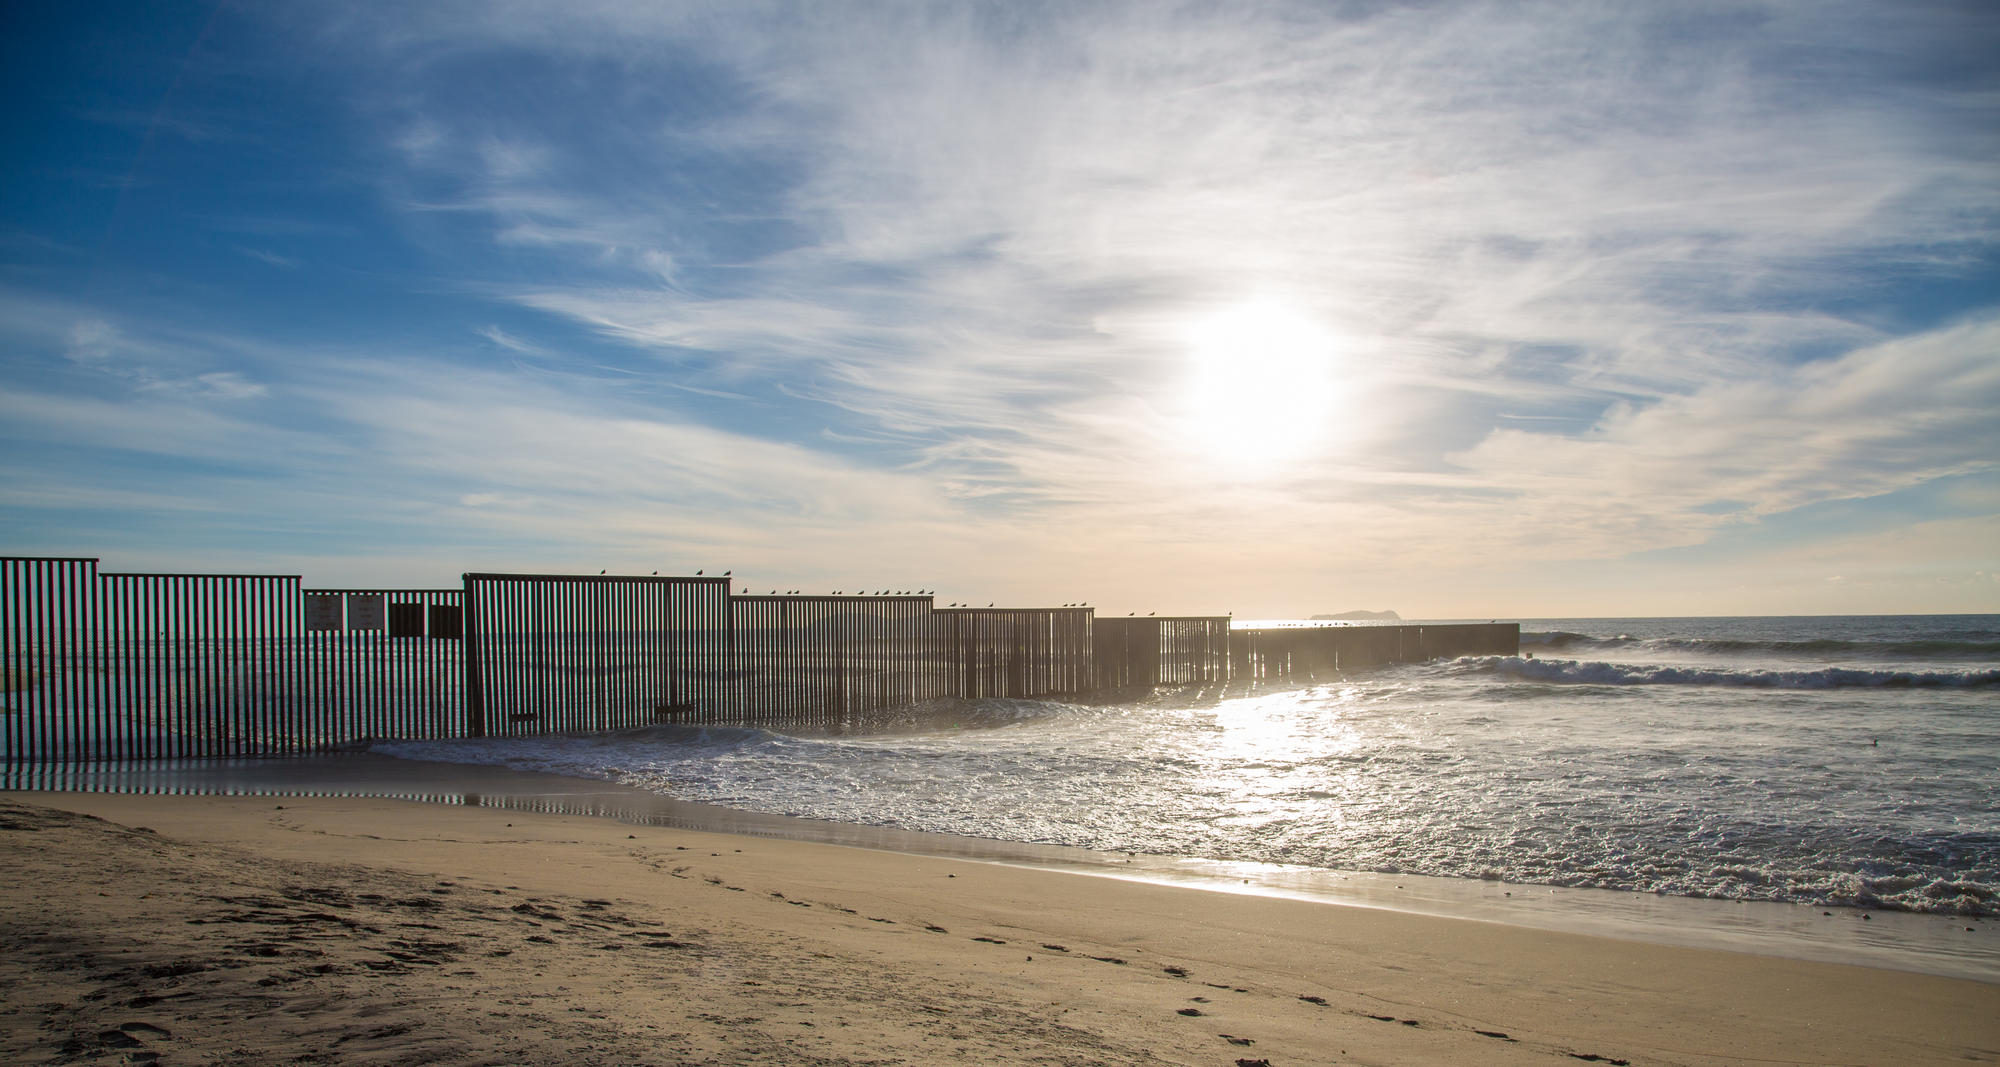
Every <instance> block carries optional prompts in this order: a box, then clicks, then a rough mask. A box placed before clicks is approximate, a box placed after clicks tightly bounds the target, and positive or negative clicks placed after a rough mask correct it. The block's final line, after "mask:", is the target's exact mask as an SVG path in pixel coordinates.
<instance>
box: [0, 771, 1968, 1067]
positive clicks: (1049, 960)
mask: <svg viewBox="0 0 2000 1067" xmlns="http://www.w3.org/2000/svg"><path fill="white" fill-rule="evenodd" d="M279 801H282V802H279ZM73 813H74V814H73ZM101 820H102V821H101ZM0 846H4V847H5V848H6V850H7V856H8V860H9V862H8V863H6V864H0V902H4V903H0V988H5V989H7V990H9V992H8V993H6V994H0V999H4V1006H5V1010H6V1012H7V1014H8V1015H9V1016H10V1017H11V1018H12V1020H13V1021H14V1023H15V1025H11V1026H9V1027H0V1043H4V1044H0V1056H4V1057H6V1058H12V1059H14V1061H16V1062H28V1061H29V1059H30V1057H33V1056H36V1055H37V1054H38V1053H39V1054H42V1055H41V1057H39V1058H47V1056H46V1054H47V1053H49V1052H50V1051H51V1050H53V1051H54V1052H55V1053H56V1056H57V1058H65V1057H66V1058H78V1057H86V1058H87V1057H89V1056H91V1055H93V1054H95V1053H98V1052H100V1051H102V1052H114V1051H116V1050H130V1049H143V1050H147V1051H153V1052H157V1053H160V1054H163V1055H164V1058H165V1060H166V1061H170V1062H171V1061H178V1060H180V1059H182V1058H192V1059H196V1060H199V1061H202V1062H207V1061H210V1060H213V1059H218V1058H220V1059H227V1058H232V1057H233V1058H235V1059H237V1060H245V1061H246V1062H247V1061H263V1060H267V1059H277V1058H281V1057H293V1056H297V1055H298V1054H299V1053H301V1052H306V1053H319V1054H320V1055H321V1056H322V1058H324V1059H332V1060H335V1061H340V1062H385V1061H389V1060H395V1061H398V1062H401V1061H406V1060H410V1061H416V1060H421V1061H423V1062H439V1063H487V1062H497V1061H503V1060H504V1061H506V1062H517V1063H526V1064H542V1063H548V1064H554V1063H592V1062H601V1063H633V1062H638V1063H771V1064H778V1063H784V1064H794V1063H798V1064H808V1063H809V1064H829V1065H834V1064H838V1065H846V1064H853V1065H856V1067H859V1065H861V1064H889V1063H904V1064H928V1063H935V1062H942V1061H945V1060H956V1061H960V1062H967V1063H988V1064H1002V1063H1074V1064H1084V1063H1130V1064H1223V1065H1226V1064H1229V1063H1232V1062H1234V1063H1239V1064H1240V1063H1244V1062H1249V1063H1252V1064H1254V1063H1257V1062H1258V1061H1260V1060H1262V1061H1265V1062H1268V1063H1270V1064H1272V1065H1274V1067H1296V1065H1300V1064H1331V1063H1352V1062H1370V1063H1382V1064H1396V1063H1440V1062H1481V1063H1496V1064H1510V1063H1518V1064H1551V1063H1572V1062H1576V1061H1577V1060H1588V1061H1591V1062H1601V1063H1612V1064H1621V1063H1630V1064H1660V1063H1678V1064H1721V1063H1732V1062H1742V1061H1745V1060H1774V1061H1785V1062H1819V1063H1867V1064H1905V1063H1921V1062H1933V1063H1950V1062H1960V1063H1962V1062H1968V1061H1971V1062H1979V1061H1988V1062H1990V1061H1992V1060H1993V1059H1994V1058H1995V1056H1996V1055H2000V1051H1996V1050H2000V1011H1995V1010H1994V1009H1995V1008H1996V1007H1997V1006H2000V989H1996V987H1995V986H1994V985H1992V984H1989V983H1982V982H1974V981H1966V980H1957V979H1949V978H1940V977H1934V976H1927V975H1918V974H1910V973H1905V972H1897V971H1887V970H1881V969H1875V968H1866V967H1855V966H1845V965H1837V964H1823V963H1813V962H1805V961H1795V960H1785V959H1777V958H1773V957H1766V956H1755V955H1746V954H1742V953H1735V952H1726V951H1717V950H1712V949H1686V948H1675V947H1670V946H1659V945H1646V944H1640V943H1636V942H1631V941H1623V940H1614V939H1608V938H1602V937H1593V936H1588V935H1581V934H1564V933H1555V932H1549V931H1538V930H1529V929H1523V928H1520V927H1513V926H1506V925H1502V924H1499V923H1491V922H1474V921H1465V920H1455V919H1442V918H1435V917H1430V916H1422V915H1413V914H1408V913H1403V912H1394V911H1388V910H1385V909H1378V908H1359V907H1335V906H1328V905H1326V904H1321V903H1307V902H1302V901H1298V900H1288V899H1282V898H1276V897H1265V896H1252V895H1242V894H1236V895H1230V896H1224V895H1221V894H1217V893H1212V892H1199V891H1194V890H1191V889H1188V888H1184V887H1172V886H1162V885H1156V884H1146V883H1139V882H1128V881H1123V880H1117V879H1109V878H1077V877H1072V876H1070V875H1068V874H1065V873H1062V872H1055V871H1047V870H1038V869H1030V868H1024V867H1016V866H1011V865H1004V864H998V863H992V862H968V861H965V860H957V859H948V858H938V857H930V856H915V855H908V854H903V853H895V852H885V851H877V850H872V849H865V848H852V847H842V846H832V845H826V844H821V843H817V842H809V841H797V840H784V839H779V838H767V837H754V836H744V835H725V834H713V833H704V832H698V831H692V830H686V829H679V828H671V827H657V826H648V825H639V824H630V823H620V822H616V821H612V820H609V819H603V818H597V817H591V816H584V815H559V814H542V813H533V812H524V811H517V810H510V809H505V808H496V807H485V806H465V805H459V806H453V805H446V804H411V803H407V802H401V801H392V800H385V799H379V798H356V797H289V798H273V797H260V796H213V795H211V796H188V795H182V796H170V795H140V794H118V793H63V794H22V793H16V794H11V795H9V796H7V797H3V798H0ZM24 1024H25V1025H24ZM246 1057H247V1060H246Z"/></svg>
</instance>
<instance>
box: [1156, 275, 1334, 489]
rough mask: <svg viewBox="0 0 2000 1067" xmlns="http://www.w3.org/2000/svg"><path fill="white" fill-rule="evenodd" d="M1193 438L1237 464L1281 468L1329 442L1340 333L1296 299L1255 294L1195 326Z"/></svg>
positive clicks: (1190, 339)
mask: <svg viewBox="0 0 2000 1067" xmlns="http://www.w3.org/2000/svg"><path fill="white" fill-rule="evenodd" d="M1185 339H1186V345H1187V375H1186V378H1185V383H1184V389H1185V392H1184V394H1183V401H1184V403H1183V408H1184V410H1185V412H1186V420H1187V423H1186V430H1187V434H1188V442H1189V443H1190V444H1191V445H1192V446H1193V447H1194V448H1196V449H1197V450H1198V451H1199V452H1200V453H1201V454H1202V455H1204V456H1206V457H1209V458H1210V459H1211V460H1213V461H1215V462H1217V463H1220V464H1223V465H1227V466H1230V467H1234V468H1239V469H1241V468H1248V469H1252V470H1256V469H1272V470H1276V469H1282V467H1283V466H1284V465H1286V464H1289V463H1290V462H1292V461H1295V460H1298V459H1301V458H1303V457H1305V456H1306V455H1308V454H1311V453H1312V452H1314V451H1315V450H1316V449H1317V448H1318V447H1320V446H1321V445H1322V444H1324V443H1325V442H1326V440H1327V439H1328V438H1329V437H1330V436H1331V434H1332V432H1333V431H1334V429H1335V428H1336V427H1335V424H1336V423H1337V421H1338V420H1339V418H1340V414H1341V413H1340V411H1339V410H1338V409H1339V407H1340V401H1341V398H1342V393H1341V390H1340V389H1339V388H1338V377H1337V373H1336V372H1337V370H1338V365H1339V362H1340V358H1341V355H1342V353H1341V348H1342V346H1341V344H1340V341H1339V338H1338V337H1337V336H1336V335H1335V334H1334V333H1333V331H1331V330H1329V329H1327V328H1326V327H1325V326H1323V325H1321V324H1320V323H1319V322H1317V321H1315V320H1314V319H1312V318H1311V317H1309V316H1307V315H1305V314H1303V313H1301V312H1299V311H1298V310H1296V309H1294V308H1292V307H1291V306H1289V305H1286V304H1284V303H1281V302H1278V301H1275V300H1253V301H1247V302H1244V303H1241V304H1236V305H1232V306H1230V307H1227V308H1224V309H1222V310H1220V311H1216V312H1214V313H1212V314H1209V315H1207V316H1204V317H1203V318H1200V319H1198V320H1196V321H1195V322H1193V323H1192V324H1190V325H1189V327H1188V328H1187V331H1186V334H1185Z"/></svg>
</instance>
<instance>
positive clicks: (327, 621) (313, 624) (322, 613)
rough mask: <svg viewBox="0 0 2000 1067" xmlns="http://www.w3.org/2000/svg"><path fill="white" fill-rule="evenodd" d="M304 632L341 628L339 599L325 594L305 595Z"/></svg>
mask: <svg viewBox="0 0 2000 1067" xmlns="http://www.w3.org/2000/svg"><path fill="white" fill-rule="evenodd" d="M305 605H306V630H307V631H308V632H311V631H316V630H338V629H340V626H341V615H340V598H339V597H337V596H328V595H326V594H313V593H307V594H306V595H305Z"/></svg>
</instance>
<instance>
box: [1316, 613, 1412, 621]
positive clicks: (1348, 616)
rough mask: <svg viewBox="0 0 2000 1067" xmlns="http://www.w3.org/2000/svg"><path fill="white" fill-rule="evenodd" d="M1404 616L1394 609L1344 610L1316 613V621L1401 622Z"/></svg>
mask: <svg viewBox="0 0 2000 1067" xmlns="http://www.w3.org/2000/svg"><path fill="white" fill-rule="evenodd" d="M1402 618H1403V617H1402V616H1401V615H1398V614H1396V613H1395V612H1393V611H1343V612H1341V613H1340V614H1338V615H1315V616H1313V617H1312V621H1314V622H1357V621H1360V620H1363V619H1373V620H1381V621H1384V622H1400V621H1402Z"/></svg>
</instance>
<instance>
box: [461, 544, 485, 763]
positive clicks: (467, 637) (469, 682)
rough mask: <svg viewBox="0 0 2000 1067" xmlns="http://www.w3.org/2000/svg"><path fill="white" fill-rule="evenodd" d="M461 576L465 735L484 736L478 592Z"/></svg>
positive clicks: (469, 579) (466, 576) (469, 581)
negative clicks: (462, 588) (462, 587)
mask: <svg viewBox="0 0 2000 1067" xmlns="http://www.w3.org/2000/svg"><path fill="white" fill-rule="evenodd" d="M463 577H464V579H465V593H464V595H463V596H462V597H461V598H460V605H461V610H460V614H461V615H462V616H463V621H462V622H461V624H460V629H461V631H462V633H463V645H462V647H461V648H460V654H459V657H458V662H459V664H460V666H461V667H462V668H463V669H464V670H465V679H464V691H465V736H467V737H485V736H486V682H485V674H486V672H485V669H484V665H483V664H482V663H481V656H480V653H481V652H482V651H483V649H482V648H481V647H480V646H481V645H482V644H483V643H484V640H485V635H484V634H482V633H481V632H480V629H479V593H478V592H477V590H478V589H479V583H477V582H475V581H473V579H472V575H470V574H467V575H464V576H463Z"/></svg>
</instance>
